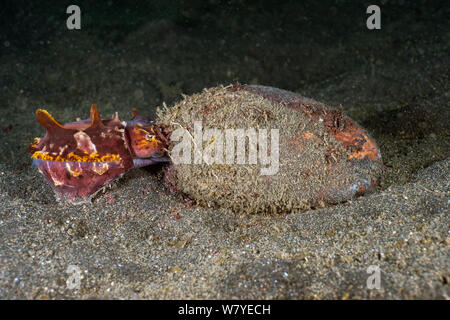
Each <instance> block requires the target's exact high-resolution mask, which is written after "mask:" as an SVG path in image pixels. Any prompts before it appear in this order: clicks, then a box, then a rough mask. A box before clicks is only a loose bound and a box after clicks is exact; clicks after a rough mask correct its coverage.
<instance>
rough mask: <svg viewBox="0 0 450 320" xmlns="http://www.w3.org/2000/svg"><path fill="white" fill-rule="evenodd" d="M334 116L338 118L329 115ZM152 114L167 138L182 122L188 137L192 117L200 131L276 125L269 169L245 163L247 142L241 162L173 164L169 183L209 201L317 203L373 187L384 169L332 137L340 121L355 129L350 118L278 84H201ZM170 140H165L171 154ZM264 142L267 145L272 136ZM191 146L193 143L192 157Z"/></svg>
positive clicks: (256, 206) (293, 206)
mask: <svg viewBox="0 0 450 320" xmlns="http://www.w3.org/2000/svg"><path fill="white" fill-rule="evenodd" d="M338 114H339V115H340V119H338V118H337V117H335V118H333V119H334V122H333V121H331V120H330V119H328V118H329V117H328V115H338ZM158 117H159V119H158V121H159V123H160V125H161V126H162V127H163V128H164V130H165V132H166V133H167V134H168V135H169V137H170V133H171V132H173V131H174V130H176V129H179V128H184V129H185V130H188V131H189V133H190V134H189V139H191V140H194V138H193V137H194V121H201V122H202V127H203V132H204V130H206V129H208V128H215V129H219V130H223V129H245V130H246V129H248V128H255V129H256V131H258V130H259V129H267V130H268V133H270V130H271V129H279V170H278V172H277V173H276V174H273V175H261V174H260V169H261V167H267V165H261V164H260V162H259V159H258V163H257V164H248V151H249V150H248V147H247V149H246V162H245V164H217V163H211V162H209V163H205V161H203V163H201V164H193V163H191V164H173V168H171V170H170V176H169V177H168V178H170V181H171V183H172V184H174V185H175V186H176V187H177V188H178V189H179V190H180V191H182V192H184V193H186V194H188V195H189V196H191V197H193V198H194V199H195V200H196V201H197V202H198V203H199V204H202V205H205V206H208V207H223V208H229V209H232V210H234V211H241V212H248V213H259V212H271V213H278V212H285V211H293V210H306V209H310V208H314V207H323V206H326V205H328V204H335V203H338V202H342V201H346V200H348V199H352V198H354V197H355V196H358V195H361V194H364V193H366V192H369V191H371V190H372V189H373V188H374V186H375V185H376V183H377V181H379V179H380V177H381V175H382V172H383V165H382V162H381V159H376V160H374V159H369V158H368V157H366V158H363V159H351V155H352V154H353V153H354V152H355V150H356V149H357V148H358V146H352V145H350V146H349V145H345V144H344V143H343V142H342V141H339V140H338V139H336V137H335V133H336V131H338V130H344V129H343V128H341V126H344V125H346V126H349V125H351V126H355V127H357V125H356V124H355V123H354V122H353V121H352V120H351V119H349V118H348V117H345V116H343V115H342V114H341V112H340V111H337V110H335V109H333V108H330V107H328V106H326V105H324V104H322V103H319V102H316V101H314V100H312V99H308V98H304V97H301V96H299V95H297V94H294V93H291V92H288V91H284V90H279V89H275V88H270V87H263V86H240V85H236V86H228V87H215V88H209V89H204V90H203V92H201V93H198V94H194V95H192V96H186V97H184V99H183V100H182V101H180V102H178V103H177V104H176V105H175V106H174V107H172V108H166V107H165V108H163V109H162V110H158ZM327 117H328V118H327ZM330 123H331V124H330ZM333 126H335V127H333ZM358 128H359V127H358ZM364 132H365V131H364ZM212 140H213V139H210V140H208V141H204V142H203V146H202V148H203V149H205V148H207V147H208V146H209V147H211V145H210V144H211V143H213V141H212ZM224 141H225V139H224ZM192 142H193V141H191V143H192ZM176 143H178V142H172V143H171V145H170V147H169V154H170V153H171V151H172V150H173V147H174V146H175V144H176ZM268 143H269V145H268V149H270V148H271V145H270V143H271V140H270V134H268ZM224 150H225V147H224ZM269 151H270V150H269ZM356 151H357V150H356ZM193 152H194V148H192V155H191V159H194V154H193ZM349 157H350V158H349ZM224 158H225V157H224Z"/></svg>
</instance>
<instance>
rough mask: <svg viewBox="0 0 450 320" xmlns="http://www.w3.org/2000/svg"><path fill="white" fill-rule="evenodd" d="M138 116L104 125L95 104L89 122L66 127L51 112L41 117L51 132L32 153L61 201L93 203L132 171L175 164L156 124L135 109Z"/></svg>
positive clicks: (43, 112) (39, 112)
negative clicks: (97, 194) (165, 163)
mask: <svg viewBox="0 0 450 320" xmlns="http://www.w3.org/2000/svg"><path fill="white" fill-rule="evenodd" d="M132 114H133V118H132V120H131V121H129V122H125V121H121V120H120V119H119V117H118V114H117V113H115V115H114V116H113V117H112V118H111V119H110V120H102V119H101V118H100V115H99V112H98V110H97V106H96V105H95V104H93V105H92V107H91V114H90V118H89V119H87V120H79V121H76V122H71V123H66V124H61V123H59V122H58V121H56V120H55V119H54V118H53V117H52V116H51V115H50V114H49V113H48V112H47V111H46V110H42V109H38V110H37V111H36V117H37V120H38V122H39V123H40V124H41V125H42V126H43V127H44V128H45V129H46V131H47V132H46V134H45V136H44V137H43V138H41V139H39V138H35V141H34V143H33V144H31V145H30V146H29V147H28V150H27V151H28V152H29V153H31V154H32V156H31V157H32V159H33V164H34V165H36V166H37V168H38V170H39V171H40V172H41V173H42V175H43V176H44V177H45V179H46V180H47V181H48V183H49V184H50V185H51V186H52V187H53V188H54V189H55V190H56V194H57V197H58V199H61V200H63V199H64V200H68V201H69V202H73V203H77V202H80V200H81V201H83V200H88V199H90V198H91V197H92V196H93V195H94V194H95V193H96V192H97V191H99V190H101V189H102V188H104V187H105V186H107V185H109V184H110V183H111V182H112V181H113V180H115V179H117V178H120V177H121V176H123V175H124V174H125V173H126V172H127V171H128V170H130V169H132V168H137V167H142V166H146V165H150V164H154V163H158V162H166V161H169V158H168V157H167V156H166V153H165V148H166V146H167V143H168V141H167V139H166V138H165V136H164V135H163V134H162V133H161V131H160V130H159V128H158V127H157V126H156V125H155V123H154V121H152V120H151V119H150V117H143V116H141V115H139V114H138V113H137V111H136V110H134V109H133V111H132Z"/></svg>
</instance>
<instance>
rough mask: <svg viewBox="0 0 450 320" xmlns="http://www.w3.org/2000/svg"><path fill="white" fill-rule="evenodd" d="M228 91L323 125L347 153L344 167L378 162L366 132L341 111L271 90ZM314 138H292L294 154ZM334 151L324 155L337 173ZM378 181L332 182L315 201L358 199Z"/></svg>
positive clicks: (373, 145) (287, 93) (285, 92)
mask: <svg viewBox="0 0 450 320" xmlns="http://www.w3.org/2000/svg"><path fill="white" fill-rule="evenodd" d="M230 90H232V91H238V90H246V91H249V92H252V93H254V94H257V95H259V96H262V97H264V98H266V99H268V100H271V101H273V102H276V103H280V104H283V105H285V106H286V107H288V108H291V109H292V110H296V111H299V112H301V113H302V114H303V116H305V117H308V118H310V119H312V120H313V121H319V122H322V123H323V125H324V127H325V129H326V130H327V132H328V133H329V134H331V135H333V136H334V137H335V138H336V140H338V141H340V142H341V143H342V146H343V147H344V150H345V151H347V152H348V153H349V155H348V157H347V160H348V164H347V165H348V166H349V167H352V166H354V165H358V163H357V162H363V161H369V162H370V161H373V162H381V153H380V150H379V148H378V146H377V144H376V143H375V140H373V139H372V138H370V137H369V135H368V133H367V132H366V131H365V130H364V129H362V128H361V127H360V126H359V125H357V124H356V123H355V122H353V121H352V120H351V119H349V118H348V117H346V116H344V114H343V111H342V109H341V110H334V109H329V108H328V107H326V106H325V105H323V104H321V103H319V102H317V101H314V100H312V99H309V98H305V97H302V96H301V95H298V94H296V93H293V92H290V91H286V90H282V89H277V88H272V87H266V86H248V85H244V86H241V85H239V86H238V87H236V86H234V87H233V88H231V89H230ZM313 137H314V135H312V136H311V135H309V134H308V133H299V135H297V136H296V137H293V138H292V139H291V146H296V147H297V152H299V151H302V141H303V140H305V139H309V138H313ZM291 151H292V150H291ZM334 151H335V150H329V152H328V154H326V155H324V156H325V159H326V161H327V163H328V166H329V167H330V168H334V169H335V170H340V168H339V166H342V165H344V164H342V163H337V161H336V159H335V157H334V156H333V155H334ZM378 181H379V177H369V176H362V177H361V179H360V180H359V181H356V182H355V183H353V184H350V185H349V184H346V183H344V181H335V182H334V186H330V188H329V190H327V191H325V190H324V191H323V194H319V195H318V197H317V199H316V200H317V202H318V203H319V204H320V203H321V202H322V201H325V200H327V199H328V200H332V201H331V202H334V199H348V198H351V197H352V196H358V195H361V194H364V193H366V192H370V191H372V190H373V189H374V187H375V186H376V184H377V182H378Z"/></svg>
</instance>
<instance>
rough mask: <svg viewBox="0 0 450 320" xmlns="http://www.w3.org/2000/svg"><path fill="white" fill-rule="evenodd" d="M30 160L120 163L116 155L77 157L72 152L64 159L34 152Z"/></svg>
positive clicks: (96, 154) (95, 154)
mask: <svg viewBox="0 0 450 320" xmlns="http://www.w3.org/2000/svg"><path fill="white" fill-rule="evenodd" d="M31 158H32V159H36V160H44V161H56V162H67V161H74V162H120V161H121V160H122V159H121V158H120V156H119V155H118V154H109V153H108V154H105V155H103V156H100V155H99V154H98V153H95V152H94V153H91V154H87V155H85V156H78V155H76V154H74V153H73V152H71V153H69V154H68V155H67V156H66V157H62V156H61V155H57V156H53V155H51V154H49V153H48V152H41V151H36V152H35V153H33V155H32V156H31Z"/></svg>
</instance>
